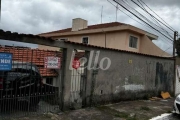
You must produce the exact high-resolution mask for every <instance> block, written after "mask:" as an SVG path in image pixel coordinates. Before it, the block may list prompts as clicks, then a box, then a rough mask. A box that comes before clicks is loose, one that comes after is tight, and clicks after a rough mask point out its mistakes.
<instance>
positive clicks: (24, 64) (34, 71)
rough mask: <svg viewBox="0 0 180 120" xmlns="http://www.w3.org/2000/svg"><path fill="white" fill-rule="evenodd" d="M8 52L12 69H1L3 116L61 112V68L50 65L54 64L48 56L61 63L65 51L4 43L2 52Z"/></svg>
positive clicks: (0, 102)
mask: <svg viewBox="0 0 180 120" xmlns="http://www.w3.org/2000/svg"><path fill="white" fill-rule="evenodd" d="M7 53H11V54H12V66H11V68H12V69H11V70H0V119H4V118H7V117H20V116H25V115H29V114H41V113H46V112H58V111H60V106H61V99H60V95H61V68H58V69H55V68H48V67H47V64H49V65H52V66H53V65H54V64H53V63H46V62H45V58H47V57H51V58H59V59H58V60H60V61H59V62H58V64H59V63H61V65H62V52H60V51H48V50H38V49H30V48H27V47H11V46H4V47H2V46H1V47H0V54H1V55H3V54H7ZM4 62H5V61H4ZM56 65H57V64H56ZM61 65H60V67H61Z"/></svg>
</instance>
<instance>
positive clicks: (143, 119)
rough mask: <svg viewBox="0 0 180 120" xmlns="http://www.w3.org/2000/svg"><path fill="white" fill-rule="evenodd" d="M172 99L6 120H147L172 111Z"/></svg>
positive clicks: (140, 101) (133, 102)
mask: <svg viewBox="0 0 180 120" xmlns="http://www.w3.org/2000/svg"><path fill="white" fill-rule="evenodd" d="M173 102H174V99H173V98H171V99H168V100H159V101H150V100H138V101H126V102H120V103H116V104H109V105H105V106H98V107H92V108H85V109H79V110H73V111H67V112H62V113H58V114H52V113H47V114H43V115H38V116H26V117H22V118H9V119H8V120H149V119H150V118H152V117H155V116H158V115H161V114H163V113H169V112H171V111H172V106H173Z"/></svg>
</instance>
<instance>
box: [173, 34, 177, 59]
mask: <svg viewBox="0 0 180 120" xmlns="http://www.w3.org/2000/svg"><path fill="white" fill-rule="evenodd" d="M177 36H178V32H177V31H174V41H173V57H175V54H176V53H175V52H176V51H175V48H176V37H177Z"/></svg>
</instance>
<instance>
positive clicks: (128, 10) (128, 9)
mask: <svg viewBox="0 0 180 120" xmlns="http://www.w3.org/2000/svg"><path fill="white" fill-rule="evenodd" d="M113 1H114V2H116V3H117V4H119V5H120V6H121V7H123V8H124V9H125V10H127V11H128V12H130V13H131V14H133V15H134V16H135V17H137V18H138V19H140V20H141V21H143V22H144V23H146V24H147V25H148V26H150V27H151V28H153V29H154V30H156V31H157V32H159V33H160V34H162V35H164V34H163V33H162V32H160V31H159V30H157V29H156V28H154V27H153V26H152V25H150V24H149V23H147V22H146V21H144V20H143V19H141V18H140V17H139V16H137V15H136V14H134V13H133V12H132V11H130V10H129V9H127V8H126V7H124V6H123V5H122V4H120V3H119V2H117V1H116V0H113ZM164 36H165V37H166V38H168V39H169V40H171V41H173V40H172V39H170V38H169V37H167V36H166V35H164Z"/></svg>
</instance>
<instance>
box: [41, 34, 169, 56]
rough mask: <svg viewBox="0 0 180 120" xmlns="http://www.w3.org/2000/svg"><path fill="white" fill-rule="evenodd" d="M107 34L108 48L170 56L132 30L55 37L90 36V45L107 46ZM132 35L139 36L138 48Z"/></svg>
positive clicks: (79, 39) (76, 39) (73, 37)
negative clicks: (134, 45) (132, 40)
mask: <svg viewBox="0 0 180 120" xmlns="http://www.w3.org/2000/svg"><path fill="white" fill-rule="evenodd" d="M105 34H106V47H107V48H115V49H121V50H127V51H133V52H139V53H144V54H150V55H158V56H168V57H169V56H170V55H169V54H167V53H166V52H163V50H161V49H160V48H159V47H157V46H156V45H155V44H154V43H153V42H152V41H151V40H150V39H149V38H148V37H147V36H146V35H139V34H137V33H133V32H130V31H119V32H118V31H117V32H108V33H105V32H102V33H96V34H84V35H74V36H68V37H55V38H54V39H60V38H63V39H64V38H67V39H68V40H69V41H73V42H79V43H82V37H89V44H90V45H96V46H101V47H105ZM131 35H132V36H135V37H137V38H138V45H137V48H131V47H129V37H130V36H131ZM39 49H50V50H59V48H48V47H43V46H39Z"/></svg>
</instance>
